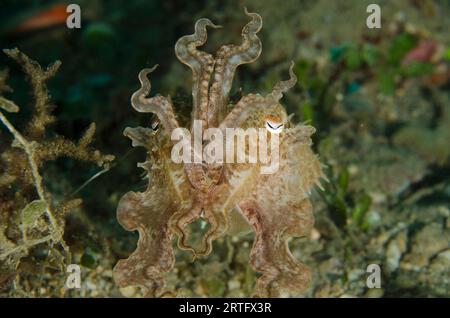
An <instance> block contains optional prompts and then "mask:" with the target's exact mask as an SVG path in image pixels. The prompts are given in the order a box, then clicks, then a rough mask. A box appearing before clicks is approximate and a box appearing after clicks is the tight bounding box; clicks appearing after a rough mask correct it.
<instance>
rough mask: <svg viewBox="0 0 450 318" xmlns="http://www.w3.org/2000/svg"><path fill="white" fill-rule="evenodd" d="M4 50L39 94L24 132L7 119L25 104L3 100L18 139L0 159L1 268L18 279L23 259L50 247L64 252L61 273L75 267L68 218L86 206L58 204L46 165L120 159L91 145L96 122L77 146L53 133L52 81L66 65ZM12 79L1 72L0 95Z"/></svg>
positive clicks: (1, 113)
mask: <svg viewBox="0 0 450 318" xmlns="http://www.w3.org/2000/svg"><path fill="white" fill-rule="evenodd" d="M4 52H5V54H6V55H8V56H9V57H10V58H11V59H13V60H15V61H16V62H17V63H18V64H19V65H20V66H21V67H22V69H23V71H24V73H25V74H26V75H27V77H28V79H29V80H30V83H31V86H32V89H33V95H34V105H33V106H34V107H33V110H32V117H31V119H30V121H29V122H28V124H27V126H26V129H24V130H23V131H19V130H18V129H17V128H16V127H15V126H14V125H13V124H12V123H11V122H10V121H9V120H8V118H7V117H6V115H5V112H9V113H12V112H18V111H19V110H20V109H19V106H17V105H16V104H15V103H14V102H13V101H11V100H9V99H7V98H5V97H4V96H0V121H1V123H2V124H3V125H4V126H5V127H6V129H7V131H9V132H10V133H11V134H12V136H13V138H14V139H13V141H12V143H11V146H10V147H9V148H6V149H4V150H3V151H2V154H1V157H0V172H1V176H0V268H1V271H2V276H4V277H3V278H5V280H6V281H12V280H13V279H14V277H15V276H16V272H17V271H18V267H19V264H20V260H21V258H23V257H25V256H26V255H28V254H29V252H30V250H31V249H33V248H34V247H36V246H37V245H41V244H46V246H47V247H48V248H49V249H50V250H51V251H52V252H53V253H54V254H58V255H59V256H60V257H59V259H60V260H61V263H60V264H59V266H60V267H61V269H62V268H63V267H64V265H65V264H67V263H70V256H71V255H70V252H69V248H68V246H67V245H66V243H65V241H64V239H63V234H64V225H65V215H66V213H67V212H68V211H69V210H71V209H73V208H75V207H76V206H78V205H80V204H81V199H72V200H69V201H65V202H57V200H55V199H54V197H53V196H52V194H51V193H50V192H49V191H48V189H46V186H45V184H44V180H43V177H42V172H41V171H42V168H43V167H44V165H45V163H46V162H48V161H51V160H55V159H57V158H60V157H67V158H73V159H77V160H81V161H87V162H92V163H96V164H97V165H99V166H103V165H106V164H108V162H110V161H112V160H113V159H114V156H111V155H104V154H102V153H101V152H100V151H99V150H97V149H95V148H92V147H91V146H90V144H91V142H92V139H93V136H94V133H95V124H94V123H92V124H91V125H90V126H89V128H88V129H87V130H86V132H85V133H84V135H83V136H82V137H81V138H80V139H79V140H78V141H77V142H73V141H70V140H67V139H65V138H64V137H62V136H58V135H57V136H54V137H50V136H48V135H47V127H48V125H50V124H52V123H54V122H55V120H56V119H55V117H54V116H53V115H52V110H53V108H54V107H53V105H52V103H51V100H50V96H49V93H48V90H47V87H46V82H47V81H48V80H49V79H50V78H51V77H53V76H54V75H55V73H56V72H57V70H58V68H59V66H60V65H61V62H59V61H57V62H55V63H53V64H51V65H50V66H49V67H47V68H46V69H42V68H41V66H40V65H39V64H38V63H37V62H36V61H34V60H32V59H30V58H29V57H28V56H26V55H25V54H24V53H22V52H20V51H19V50H18V49H12V50H4ZM6 78H7V72H6V71H3V72H2V73H0V95H1V94H3V93H4V92H11V91H12V90H11V88H9V87H8V86H7V85H6ZM3 273H5V274H4V275H3ZM2 280H3V279H2V277H0V281H2ZM2 283H3V282H2ZM2 285H3V284H2Z"/></svg>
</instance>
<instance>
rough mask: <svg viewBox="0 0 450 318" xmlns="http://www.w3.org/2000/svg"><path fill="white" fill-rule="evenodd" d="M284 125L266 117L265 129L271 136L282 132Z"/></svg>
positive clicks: (279, 121) (274, 118) (278, 120)
mask: <svg viewBox="0 0 450 318" xmlns="http://www.w3.org/2000/svg"><path fill="white" fill-rule="evenodd" d="M283 126H284V124H283V123H282V122H281V120H280V119H279V118H277V117H275V116H267V118H266V129H267V130H268V131H270V132H271V133H273V134H279V133H280V132H281V131H282V130H283Z"/></svg>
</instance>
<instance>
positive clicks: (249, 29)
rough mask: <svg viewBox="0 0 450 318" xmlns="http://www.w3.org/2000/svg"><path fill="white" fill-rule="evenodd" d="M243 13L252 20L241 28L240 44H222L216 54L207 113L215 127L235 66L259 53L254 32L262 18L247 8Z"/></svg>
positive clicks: (259, 45) (224, 102)
mask: <svg viewBox="0 0 450 318" xmlns="http://www.w3.org/2000/svg"><path fill="white" fill-rule="evenodd" d="M245 14H246V15H247V16H249V17H251V18H252V20H251V21H250V22H249V23H248V24H247V25H246V26H245V27H244V28H243V29H242V44H241V45H239V46H236V45H224V46H222V47H221V48H220V49H219V51H218V52H217V55H216V65H215V69H214V82H213V84H212V86H211V93H210V105H209V108H210V111H209V113H208V122H209V125H210V126H214V127H216V126H217V125H218V124H219V121H220V120H221V119H222V118H221V117H222V116H224V112H225V109H226V106H227V103H228V95H229V93H230V90H231V85H232V83H233V77H234V73H235V71H236V68H237V67H238V66H239V65H241V64H247V63H251V62H253V61H255V60H256V59H257V58H258V57H259V55H260V54H261V50H262V45H261V41H260V39H259V38H258V36H257V35H256V33H258V31H259V30H260V29H261V27H262V18H261V16H260V15H259V14H257V13H249V12H248V11H247V8H245Z"/></svg>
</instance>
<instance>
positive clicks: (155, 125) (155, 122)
mask: <svg viewBox="0 0 450 318" xmlns="http://www.w3.org/2000/svg"><path fill="white" fill-rule="evenodd" d="M159 124H160V121H159V119H158V118H155V119H153V120H152V122H151V124H150V127H151V129H152V130H153V131H154V132H157V131H158V129H159Z"/></svg>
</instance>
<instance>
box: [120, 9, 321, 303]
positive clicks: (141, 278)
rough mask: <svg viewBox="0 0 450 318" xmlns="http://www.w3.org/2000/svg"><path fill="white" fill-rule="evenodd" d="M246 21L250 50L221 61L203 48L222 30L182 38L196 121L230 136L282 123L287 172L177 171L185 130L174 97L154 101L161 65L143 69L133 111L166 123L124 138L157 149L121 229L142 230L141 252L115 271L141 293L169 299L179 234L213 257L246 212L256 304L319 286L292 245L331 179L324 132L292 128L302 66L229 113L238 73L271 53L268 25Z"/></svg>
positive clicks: (246, 168)
mask: <svg viewBox="0 0 450 318" xmlns="http://www.w3.org/2000/svg"><path fill="white" fill-rule="evenodd" d="M245 13H246V15H247V16H249V17H250V18H251V21H250V22H249V23H248V24H247V25H246V26H245V27H244V28H243V30H242V39H243V41H242V44H241V45H239V46H236V45H224V46H222V47H220V49H219V50H218V51H217V53H216V55H215V57H213V56H212V55H211V54H209V53H206V52H202V51H200V50H198V47H200V46H202V45H203V44H204V43H205V42H206V39H207V32H206V28H207V27H211V28H217V27H219V26H217V25H214V24H213V23H212V22H211V21H210V20H209V19H204V18H203V19H200V20H198V21H197V23H196V24H195V33H194V34H192V35H187V36H183V37H181V38H180V39H179V40H178V41H177V43H176V45H175V53H176V55H177V57H178V59H179V60H180V61H181V62H182V63H184V64H186V65H187V66H189V67H190V68H191V70H192V73H193V75H192V76H193V87H192V96H193V110H192V115H191V129H192V125H193V124H192V123H193V120H201V121H202V123H203V128H204V129H206V128H207V127H218V128H220V129H223V130H224V129H225V128H227V127H240V128H246V127H256V128H259V127H261V128H262V127H265V125H266V120H268V118H270V119H272V120H273V118H276V119H278V120H279V121H281V122H282V123H284V129H283V131H282V132H281V133H280V135H279V136H280V137H279V138H280V148H279V149H280V150H279V151H280V166H279V170H278V171H277V172H276V173H274V174H261V173H260V164H258V163H257V164H253V163H252V164H250V163H240V164H238V163H233V164H230V163H223V164H217V163H215V164H207V163H205V162H203V163H201V164H194V163H192V164H184V163H180V164H176V163H174V162H173V161H172V160H171V149H172V146H173V143H174V142H173V141H171V138H170V135H171V132H172V130H173V129H175V128H177V127H179V123H178V121H177V119H176V116H175V114H174V110H173V107H172V102H171V99H170V98H169V97H167V98H166V97H163V96H160V95H157V96H155V97H147V95H148V94H149V92H150V86H151V85H150V82H149V80H148V78H147V75H148V74H149V73H150V72H152V71H153V70H154V69H155V67H154V68H152V69H143V70H142V71H141V72H140V74H139V80H140V82H141V88H140V89H139V90H138V91H136V92H135V93H134V94H133V96H132V98H131V104H132V106H133V107H134V109H135V110H137V111H138V112H144V113H154V114H156V116H157V117H158V121H156V122H154V123H153V124H152V127H150V128H144V127H136V128H127V129H125V131H124V134H125V136H127V137H129V138H130V139H131V140H132V145H133V146H134V147H136V146H141V147H145V148H146V149H147V151H148V156H147V161H146V162H144V163H142V164H140V167H142V168H144V169H145V170H146V171H147V176H148V179H149V183H148V187H147V189H146V190H145V191H144V192H128V193H126V194H125V195H124V196H123V197H122V198H121V200H120V202H119V205H118V208H117V218H118V221H119V222H120V224H121V225H122V226H123V227H124V228H125V229H126V230H128V231H138V232H139V241H138V244H137V248H136V250H135V251H134V252H133V253H132V254H131V255H130V256H129V257H128V258H127V259H124V260H120V261H119V262H118V263H117V265H116V266H115V268H114V278H115V281H116V282H117V284H118V285H119V286H121V287H124V286H130V285H132V286H140V287H141V288H143V289H144V291H145V294H146V296H150V297H152V296H163V295H167V293H168V292H169V291H168V290H166V289H165V288H164V285H165V284H164V278H163V275H164V273H165V272H167V271H169V270H171V269H172V268H173V266H174V262H175V259H174V252H173V248H172V243H171V239H172V236H173V235H174V234H175V235H176V236H177V238H178V247H179V248H181V249H184V250H189V251H191V252H192V253H193V254H194V258H195V257H200V256H205V255H208V254H209V253H211V251H212V242H213V241H214V240H215V239H217V238H218V237H221V236H223V235H225V234H226V233H227V231H228V230H229V228H230V226H232V224H231V223H232V222H233V219H234V218H235V217H233V214H236V213H238V214H240V215H242V216H243V217H244V218H245V219H246V221H247V222H248V223H249V224H250V225H251V227H252V229H253V231H254V233H255V240H254V244H253V248H252V252H251V255H250V264H251V266H252V267H253V268H254V269H255V270H256V271H257V272H259V273H261V276H260V277H259V278H258V280H257V282H256V286H255V290H254V296H258V297H277V296H280V295H281V292H289V293H291V294H292V293H294V294H295V293H299V292H301V291H303V290H304V289H305V288H307V287H308V285H309V281H310V276H311V275H310V271H309V269H308V268H307V267H306V266H305V265H303V264H302V263H300V262H298V261H297V260H296V259H295V258H294V257H293V256H292V254H291V252H290V250H289V247H288V240H289V239H290V238H291V237H299V236H305V235H307V234H308V232H309V231H310V229H311V227H312V225H313V222H314V218H313V214H312V206H311V203H310V200H309V198H308V196H309V194H310V191H311V189H312V187H313V186H314V185H315V184H318V182H319V179H320V178H321V177H323V174H322V170H321V165H320V163H319V160H318V158H317V156H316V155H315V154H314V153H313V151H312V150H311V148H310V146H311V139H310V136H311V135H312V134H313V133H314V131H315V129H314V128H313V127H311V126H306V125H302V124H300V125H293V124H292V123H290V120H289V117H288V116H287V113H286V110H285V109H284V107H283V106H282V105H281V104H280V103H279V100H280V99H281V98H282V94H283V93H284V92H286V91H287V90H288V89H289V88H291V87H293V86H294V85H295V83H296V81H297V78H296V76H295V75H294V73H293V70H292V68H293V65H292V64H291V67H290V69H289V73H290V78H289V80H287V81H282V82H279V83H278V84H276V85H275V87H274V88H273V90H272V92H271V93H270V94H268V95H265V96H262V95H259V94H249V95H246V96H244V97H242V98H241V100H240V101H239V102H238V103H236V105H234V106H232V110H231V111H229V109H230V106H231V105H228V103H229V101H228V97H229V92H230V89H231V85H232V81H233V77H234V73H235V71H236V68H237V67H238V66H239V65H241V64H246V63H251V62H253V61H255V60H256V59H257V58H258V57H259V55H260V53H261V41H260V40H259V38H258V37H257V35H256V33H257V32H258V31H259V30H260V29H261V27H262V19H261V17H260V16H259V15H258V14H256V13H249V12H247V10H245ZM158 128H160V129H158ZM267 134H270V132H267ZM269 137H270V136H269ZM247 150H248V149H247ZM199 218H203V219H204V220H205V221H207V222H209V224H210V228H209V230H208V231H207V233H206V234H205V235H204V237H203V239H202V245H203V247H202V248H201V249H195V248H193V247H192V246H190V245H189V244H188V238H189V231H187V229H186V227H187V225H189V224H190V223H191V222H193V221H195V220H197V219H199Z"/></svg>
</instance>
